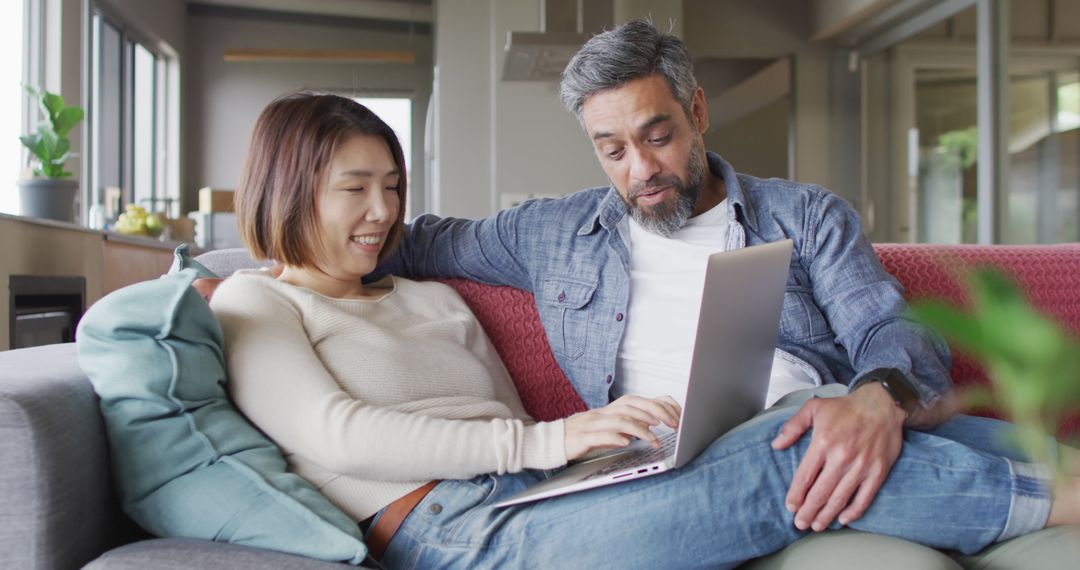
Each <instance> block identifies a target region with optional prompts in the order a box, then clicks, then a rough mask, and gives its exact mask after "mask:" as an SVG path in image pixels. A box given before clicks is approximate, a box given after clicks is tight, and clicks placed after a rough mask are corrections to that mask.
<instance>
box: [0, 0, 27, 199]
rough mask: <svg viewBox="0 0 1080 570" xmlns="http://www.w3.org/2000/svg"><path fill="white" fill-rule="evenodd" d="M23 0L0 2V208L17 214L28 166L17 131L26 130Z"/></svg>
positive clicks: (19, 133)
mask: <svg viewBox="0 0 1080 570" xmlns="http://www.w3.org/2000/svg"><path fill="white" fill-rule="evenodd" d="M23 4H24V3H23V1H22V0H14V1H13V0H8V1H7V2H2V3H0V53H3V54H4V56H3V57H0V212H2V213H5V214H17V213H18V211H19V191H18V189H17V188H16V186H15V181H16V180H18V179H19V176H20V175H21V173H22V169H23V167H24V166H25V165H24V162H23V157H25V155H26V153H24V152H23V150H22V145H21V144H20V143H19V137H18V135H21V134H24V133H23V131H24V129H23V119H22V114H23V102H24V100H25V99H26V97H24V96H23V93H24V91H23V88H22V86H21V85H20V83H21V82H22V80H23V56H24V53H23V44H24V43H25V42H24V33H25V31H26V20H25V19H24V16H23V14H24V11H23V9H24V5H23Z"/></svg>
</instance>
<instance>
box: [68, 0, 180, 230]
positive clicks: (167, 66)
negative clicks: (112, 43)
mask: <svg viewBox="0 0 1080 570" xmlns="http://www.w3.org/2000/svg"><path fill="white" fill-rule="evenodd" d="M87 26H88V29H87V44H88V48H87V53H88V57H87V62H86V64H85V65H86V69H87V110H88V112H87V123H88V126H89V129H88V130H89V135H88V141H89V142H90V143H89V145H88V146H89V147H90V152H88V153H87V177H86V178H87V181H88V182H87V184H86V187H87V191H86V193H85V195H86V200H87V204H86V206H84V207H83V208H82V209H83V214H84V215H86V216H87V220H88V221H89V225H91V226H92V227H96V226H99V225H101V224H102V223H103V222H105V223H112V222H113V221H114V220H115V219H116V217H117V216H118V215H119V214H120V213H121V212H123V209H124V206H125V205H126V204H132V203H138V204H139V205H142V206H144V207H146V208H147V210H148V211H162V212H165V213H167V214H168V215H169V216H170V217H178V216H179V215H180V208H181V199H182V198H181V196H180V195H179V183H178V172H177V169H176V168H175V164H176V163H175V161H173V160H170V157H171V156H172V155H175V154H177V153H178V151H179V149H173V148H172V147H173V146H176V145H177V144H179V141H178V138H177V137H175V136H173V133H174V131H175V129H176V128H177V125H176V123H177V122H178V116H177V114H176V113H175V112H174V110H175V108H176V106H175V104H174V101H173V99H174V98H175V97H177V96H178V93H177V90H176V89H175V88H174V84H175V81H174V77H175V76H176V75H177V73H176V69H175V67H176V66H177V65H179V64H178V58H177V57H176V54H175V52H173V51H172V50H171V49H170V48H169V47H168V46H167V45H164V44H163V43H162V42H156V41H153V40H152V39H150V38H148V37H147V36H146V35H144V34H143V33H141V32H140V31H139V30H138V29H137V28H135V27H133V26H131V25H130V24H128V23H127V22H126V21H125V20H124V19H123V18H121V17H119V16H118V15H117V14H116V13H115V12H114V11H113V10H111V9H109V7H107V6H103V5H101V4H100V3H97V2H92V3H91V5H90V9H89V17H88V19H87ZM104 26H109V27H111V28H112V29H114V30H116V31H117V32H118V33H119V36H120V70H121V71H120V95H119V97H120V113H119V116H120V133H119V137H120V140H119V156H118V157H117V158H116V159H117V160H118V161H119V168H118V170H119V182H118V183H119V187H120V189H121V193H120V199H119V203H118V204H107V203H106V202H107V199H108V197H107V196H105V195H104V194H105V193H104V191H103V190H104V185H103V184H102V182H101V180H100V173H101V170H102V169H101V166H100V165H101V160H102V158H101V150H102V149H101V141H100V138H101V132H102V130H103V129H102V128H101V126H100V125H99V124H98V122H97V120H98V117H97V116H98V114H99V113H98V112H99V110H100V104H101V101H99V100H98V99H99V97H100V95H101V91H102V84H101V78H100V76H99V67H101V62H102V61H103V57H104V54H103V50H104V46H103V45H102V44H103V43H104V42H100V43H99V44H98V45H94V40H93V38H94V37H96V36H98V37H100V36H99V35H100V34H101V33H102V30H103V29H104ZM136 46H138V47H141V48H143V49H144V50H146V52H147V53H149V54H150V56H151V57H152V58H153V63H152V76H151V80H150V100H151V106H152V108H151V110H150V111H149V115H150V120H151V125H150V131H151V132H150V139H151V141H152V143H151V145H150V149H149V153H150V156H149V163H150V164H149V168H150V175H149V180H150V189H149V191H148V192H143V191H141V190H140V192H139V194H138V195H136V190H137V189H136V187H135V184H136V176H135V160H134V159H135V157H136V151H135V148H134V144H135V132H136V131H135V129H136V125H135V120H134V119H135V115H134V114H135V106H136V101H135V92H136V82H137V81H139V79H138V78H137V77H136V72H135V52H136ZM95 48H97V49H95ZM96 206H101V209H102V210H103V214H99V215H97V216H95V215H94V210H95V207H96ZM110 206H112V207H111V208H110ZM95 217H97V218H99V219H97V220H95V219H94V218H95ZM97 229H102V228H100V227H99V228H97Z"/></svg>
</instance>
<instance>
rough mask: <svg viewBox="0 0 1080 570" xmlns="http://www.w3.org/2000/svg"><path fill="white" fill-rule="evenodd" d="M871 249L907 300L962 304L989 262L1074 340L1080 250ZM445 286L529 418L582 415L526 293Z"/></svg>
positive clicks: (1078, 427) (958, 357)
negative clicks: (495, 356) (968, 279)
mask: <svg viewBox="0 0 1080 570" xmlns="http://www.w3.org/2000/svg"><path fill="white" fill-rule="evenodd" d="M874 248H875V249H876V250H877V253H878V256H880V257H881V261H882V263H883V264H884V266H885V269H886V270H888V271H889V273H891V274H893V275H895V276H896V278H897V279H899V280H900V282H901V283H902V284H903V285H904V288H905V296H906V297H907V298H908V300H917V299H922V298H927V297H937V298H941V299H945V300H947V301H951V302H954V303H960V304H964V303H966V302H967V298H966V296H965V294H964V292H963V286H962V284H961V280H960V278H959V277H960V275H961V274H962V270H963V269H964V268H966V267H971V266H976V265H986V264H989V265H993V266H995V267H998V268H1000V269H1001V270H1003V271H1005V272H1006V273H1007V274H1009V275H1011V276H1012V277H1013V279H1015V280H1016V281H1017V282H1018V283H1019V284H1020V286H1021V288H1022V289H1023V290H1024V292H1025V293H1026V294H1027V295H1028V297H1029V298H1030V299H1032V302H1033V303H1034V304H1035V306H1036V307H1038V308H1039V309H1040V310H1042V311H1044V312H1045V313H1046V314H1048V315H1053V316H1054V317H1055V318H1056V319H1058V320H1059V322H1061V323H1062V324H1063V325H1064V326H1065V327H1066V328H1067V329H1068V330H1070V331H1072V332H1073V333H1074V334H1076V335H1078V336H1080V244H1064V245H1056V246H967V245H963V246H955V245H923V244H877V245H875V246H874ZM445 282H446V283H447V284H449V285H450V286H451V287H453V288H454V289H455V290H457V292H458V293H459V294H460V295H461V296H462V297H463V298H464V299H465V302H466V303H467V304H468V305H469V308H470V309H472V311H473V313H475V314H476V317H477V319H478V320H479V321H480V324H481V325H483V327H484V330H486V331H487V333H488V336H490V337H491V341H492V343H493V344H494V345H495V349H496V350H497V351H498V353H499V356H500V357H502V359H503V362H504V363H505V364H506V368H507V370H508V371H509V372H510V376H511V377H512V378H513V379H514V383H515V384H516V385H517V388H518V392H519V393H520V394H521V399H522V402H523V403H524V404H525V409H526V410H528V412H529V414H531V415H532V416H533V417H534V418H536V419H538V420H551V419H556V418H561V417H565V416H567V415H570V414H572V413H575V412H579V411H582V410H584V409H585V406H584V404H583V403H582V401H581V398H580V397H579V396H578V395H577V392H575V391H574V389H573V387H571V385H570V383H569V382H568V381H567V379H566V376H565V375H564V374H563V372H562V370H561V369H560V368H559V365H558V363H557V362H556V361H555V357H554V355H552V353H551V348H550V346H549V345H548V341H547V337H546V336H545V334H544V329H543V326H541V324H540V316H539V314H538V313H537V311H536V307H535V305H534V303H533V297H532V295H530V294H529V293H526V292H524V291H521V290H519V289H515V288H512V287H496V286H491V285H483V284H480V283H476V282H473V281H468V280H463V279H450V280H446V281H445ZM952 376H953V379H954V381H955V382H956V384H957V385H958V386H966V385H973V384H975V385H979V384H982V385H985V384H987V382H988V381H987V378H986V374H985V372H984V371H983V369H982V367H981V366H980V365H979V364H978V363H976V362H975V361H974V360H972V359H970V358H968V357H966V356H965V355H963V354H959V353H956V352H955V351H954V359H953V367H952ZM989 415H994V414H993V413H992V412H991V413H989ZM1066 430H1068V431H1072V432H1074V433H1075V432H1080V417H1077V418H1074V419H1073V420H1072V421H1070V422H1069V424H1067V426H1066Z"/></svg>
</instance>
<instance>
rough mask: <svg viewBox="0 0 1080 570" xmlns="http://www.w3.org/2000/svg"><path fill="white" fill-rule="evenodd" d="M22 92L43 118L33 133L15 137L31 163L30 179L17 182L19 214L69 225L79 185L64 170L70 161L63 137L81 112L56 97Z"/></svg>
mask: <svg viewBox="0 0 1080 570" xmlns="http://www.w3.org/2000/svg"><path fill="white" fill-rule="evenodd" d="M26 91H27V92H28V93H29V94H30V96H31V97H33V98H34V99H36V100H37V102H38V106H39V107H40V108H41V112H42V114H43V115H44V118H43V119H42V120H41V122H39V123H38V126H37V131H36V132H34V133H31V134H29V135H23V136H21V137H19V140H20V141H22V144H23V146H25V147H26V148H28V149H29V150H30V153H31V155H33V161H34V167H33V172H34V177H33V178H30V179H26V180H20V181H19V200H20V204H21V207H20V210H21V212H22V214H23V215H24V216H31V217H35V218H48V219H51V220H59V221H62V222H70V221H72V214H73V210H74V204H75V194H76V191H77V190H78V189H79V185H78V183H77V182H76V181H74V180H71V179H70V178H71V176H72V174H71V173H70V172H68V171H67V170H65V169H64V165H65V163H66V162H67V159H68V158H70V157H71V141H69V140H68V138H67V135H68V133H70V132H71V129H73V128H75V126H76V125H78V124H79V123H80V122H81V121H82V120H83V116H84V113H83V110H82V108H81V107H75V106H68V105H66V104H65V103H64V98H63V97H61V96H60V95H57V94H56V93H50V92H48V91H46V90H44V89H37V88H35V87H32V86H30V85H27V86H26Z"/></svg>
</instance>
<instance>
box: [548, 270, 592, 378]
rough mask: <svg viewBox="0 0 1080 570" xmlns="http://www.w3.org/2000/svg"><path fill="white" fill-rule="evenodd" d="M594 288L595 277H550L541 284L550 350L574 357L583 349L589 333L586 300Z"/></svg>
mask: <svg viewBox="0 0 1080 570" xmlns="http://www.w3.org/2000/svg"><path fill="white" fill-rule="evenodd" d="M595 292H596V280H592V281H587V280H582V279H577V278H571V277H550V278H548V279H546V280H545V281H544V282H543V284H542V285H541V288H540V302H541V303H542V304H543V307H542V310H541V311H540V315H541V318H543V319H544V328H545V329H546V330H547V333H548V341H549V342H550V343H551V350H552V352H554V353H555V354H556V355H559V356H562V357H565V358H570V359H575V358H578V357H579V356H581V355H582V353H584V352H585V344H586V341H587V340H588V336H589V313H590V311H589V306H590V305H589V304H590V302H591V301H592V298H593V294H594V293H595Z"/></svg>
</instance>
